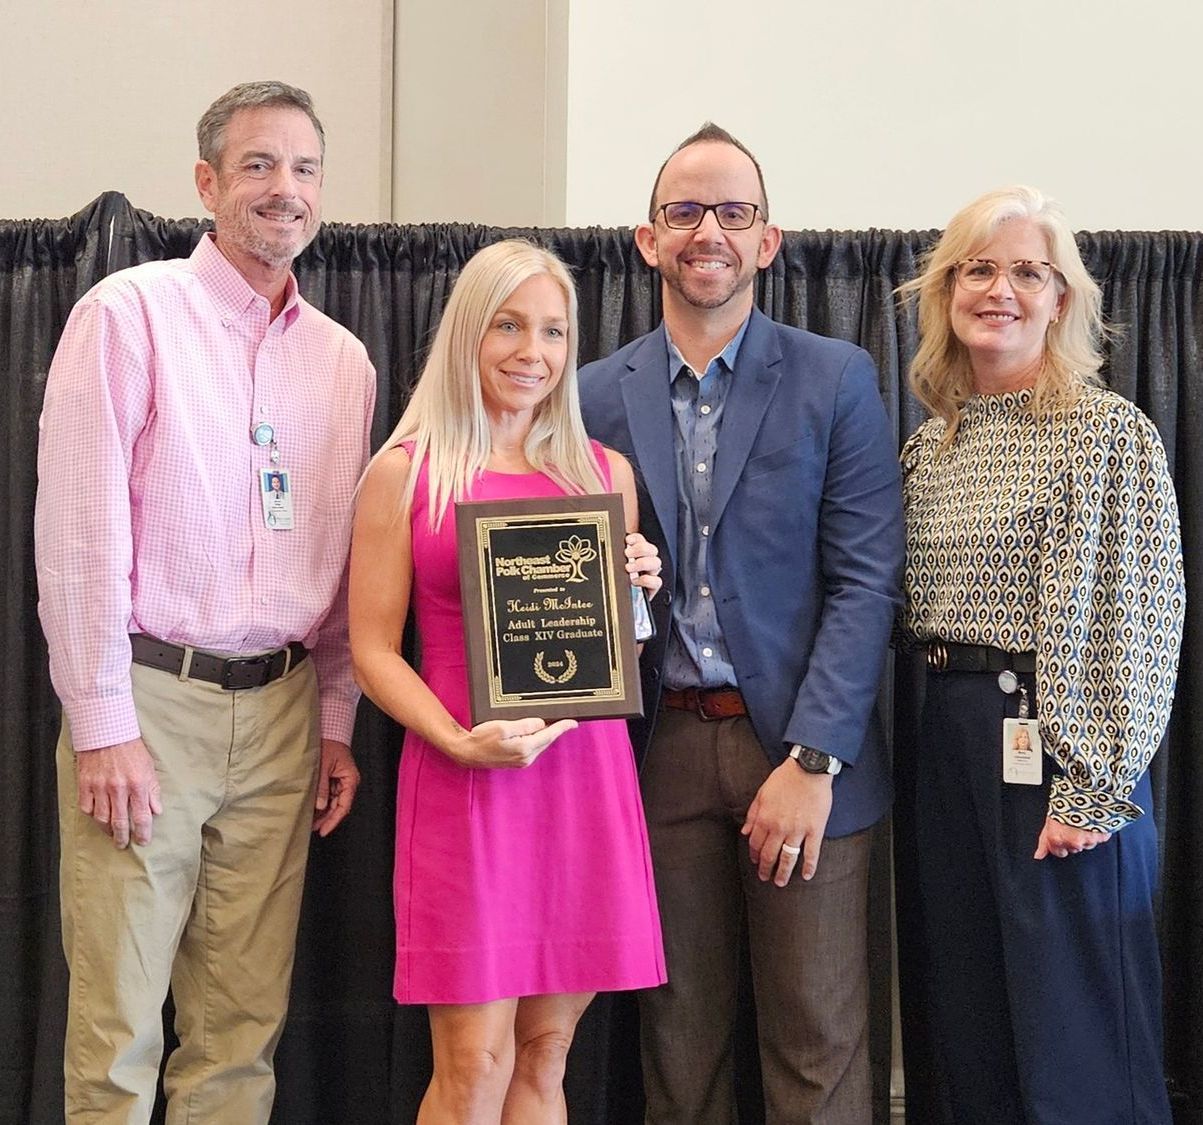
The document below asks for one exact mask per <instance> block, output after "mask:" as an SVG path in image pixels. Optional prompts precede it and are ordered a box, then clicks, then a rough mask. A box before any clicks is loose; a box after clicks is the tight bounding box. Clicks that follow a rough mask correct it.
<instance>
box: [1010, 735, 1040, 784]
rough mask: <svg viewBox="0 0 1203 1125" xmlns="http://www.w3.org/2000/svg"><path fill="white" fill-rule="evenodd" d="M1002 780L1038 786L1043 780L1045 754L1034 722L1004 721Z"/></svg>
mask: <svg viewBox="0 0 1203 1125" xmlns="http://www.w3.org/2000/svg"><path fill="white" fill-rule="evenodd" d="M1002 764H1003V781H1006V782H1009V783H1010V784H1011V785H1039V784H1040V783H1041V781H1043V780H1044V754H1043V750H1042V748H1041V745H1040V729H1039V723H1038V722H1037V720H1036V719H1003V733H1002Z"/></svg>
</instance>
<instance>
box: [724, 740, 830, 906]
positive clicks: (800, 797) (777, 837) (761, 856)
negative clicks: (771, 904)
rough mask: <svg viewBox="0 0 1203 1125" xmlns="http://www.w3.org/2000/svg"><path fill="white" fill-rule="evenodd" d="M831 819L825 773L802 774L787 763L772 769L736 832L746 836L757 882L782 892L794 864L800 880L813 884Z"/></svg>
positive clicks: (792, 764)
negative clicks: (800, 864)
mask: <svg viewBox="0 0 1203 1125" xmlns="http://www.w3.org/2000/svg"><path fill="white" fill-rule="evenodd" d="M830 815H831V775H830V774H825V773H807V772H806V771H805V770H803V769H801V768H800V767H799V766H798V764H797V763H796V762H794V761H792V760H791V759H788V758H787V759H786V760H785V761H784V762H782V763H781V765H779V766H778V767H777V768H776V769H775V770H773V772H772V773H771V774H769V776H768V777H767V778H765V781H764V784H763V785H762V786H761V787H760V792H758V793H757V794H756V796H755V798H754V799H753V801H752V804H751V805H750V806H749V808H748V816H747V819H746V820H745V821H744V826H743V828H742V829H740V831H741V832H742V833H743V834H744V835H745V836H747V837H748V851H749V852H750V853H751V856H752V862H753V863H754V864H755V865H756V868H757V874H758V875H759V876H760V878H761V881H762V882H768V880H769V879H770V878H771V879H772V880H773V882H774V883H775V884H776V885H777V886H779V887H784V886H785V885H786V884H787V883H788V882H789V881H790V876H791V875H793V873H794V866H795V865H796V864H797V863H798V861H799V859H800V860H801V861H802V878H803V879H805V880H810V879H813V878H814V874H815V872H816V871H817V870H818V868H819V851H820V849H821V848H822V847H823V833H824V832H825V831H826V829H827V818H828V817H829V816H830ZM782 845H785V847H783V846H782ZM799 849H800V852H801V854H799ZM774 868H776V874H775V875H774V872H773V869H774Z"/></svg>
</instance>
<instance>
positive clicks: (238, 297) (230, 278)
mask: <svg viewBox="0 0 1203 1125" xmlns="http://www.w3.org/2000/svg"><path fill="white" fill-rule="evenodd" d="M191 262H192V270H193V272H194V273H195V274H196V276H197V278H198V279H199V281H200V283H201V284H202V285H203V286H204V287H205V289H206V290H207V291H208V293H209V295H210V297H212V299H213V303H214V305H216V306H217V311H218V312H219V313H221V314H222V316H223V317H232V318H233V319H238V318H239V317H241V316H242V315H243V314H244V313H246V311H247V310H248V309H250V308H253V307H255V305H256V304H257V303H259V302H261V301H263V300H265V298H263V297H261V296H260V295H259V294H258V293H256V292H255V290H254V289H252V288H251V284H250V282H249V281H247V279H246V278H245V277H243V276H242V274H241V273H239V272H238V268H237V267H236V266H235V265H234V263H233V262H231V261H230V259H229V258H227V257H226V256H225V255H224V254H223V253H222V252H221V251H220V250H219V249H218V248H217V242H216V241H215V240H214V237H213V233H212V232H211V231H209V232H206V233H205V234H203V235H201V240H200V241H199V242H198V243H197V244H196V249H195V250H193V251H192V257H191ZM300 300H301V295H300V293H299V291H298V290H297V279H296V277H295V276H294V275H293V274H292V273H291V272H290V273H289V275H288V281H287V283H286V284H285V287H284V308H283V309H282V310H281V316H283V318H284V325H285V327H287V326H289V325H291V324H292V322H293V321H294V320H295V319H296V318H297V316H298V314H299V313H300Z"/></svg>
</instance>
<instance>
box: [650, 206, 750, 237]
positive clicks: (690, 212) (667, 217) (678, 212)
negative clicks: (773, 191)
mask: <svg viewBox="0 0 1203 1125" xmlns="http://www.w3.org/2000/svg"><path fill="white" fill-rule="evenodd" d="M707 211H713V212H714V218H715V220H716V221H717V222H718V225H719V226H720V227H722V228H723V230H747V229H748V228H749V227H750V226H751V225H752V224H753V223H754V222H756V216H757V215H758V214H759V215H760V216H761V217H762V218H765V219H766V220H767V216H765V215H764V212H763V211H761V210H760V208H759V207H758V206H757V205H756V204H755V203H740V202H737V201H733V202H730V203H694V202H693V201H691V200H678V201H676V202H674V203H661V204H660V206H659V207H657V208H656V214H657V215H663V216H664V225H665V226H666V227H671V228H672V229H673V230H697V229H698V227H700V226H701V225H702V220H703V219H704V218H705V217H706V212H707ZM652 217H653V219H654V218H655V216H652Z"/></svg>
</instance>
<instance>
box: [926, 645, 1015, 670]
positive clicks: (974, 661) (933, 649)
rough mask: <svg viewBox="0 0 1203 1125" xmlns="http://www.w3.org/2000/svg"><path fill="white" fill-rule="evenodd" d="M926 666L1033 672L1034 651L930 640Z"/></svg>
mask: <svg viewBox="0 0 1203 1125" xmlns="http://www.w3.org/2000/svg"><path fill="white" fill-rule="evenodd" d="M927 666H928V667H929V668H931V669H932V670H933V671H936V672H1006V671H1011V672H1028V673H1030V672H1035V671H1036V654H1035V653H1034V652H1007V651H1006V650H1004V649H1001V648H995V647H994V646H993V645H956V644H953V643H952V642H951V641H931V642H930V643H929V644H928V646H927Z"/></svg>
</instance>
